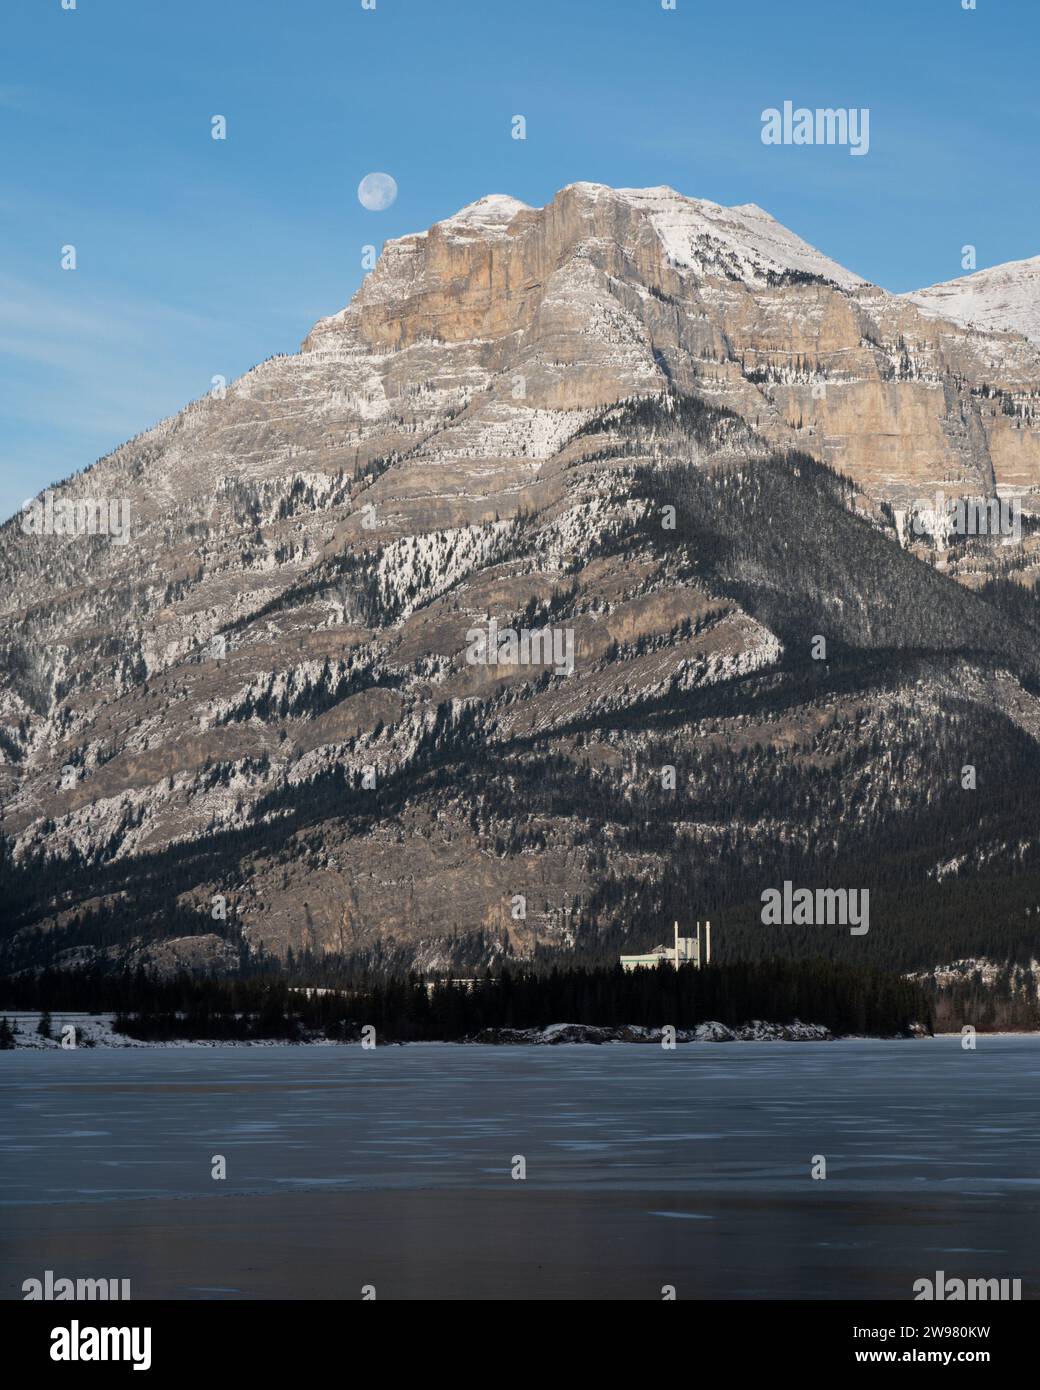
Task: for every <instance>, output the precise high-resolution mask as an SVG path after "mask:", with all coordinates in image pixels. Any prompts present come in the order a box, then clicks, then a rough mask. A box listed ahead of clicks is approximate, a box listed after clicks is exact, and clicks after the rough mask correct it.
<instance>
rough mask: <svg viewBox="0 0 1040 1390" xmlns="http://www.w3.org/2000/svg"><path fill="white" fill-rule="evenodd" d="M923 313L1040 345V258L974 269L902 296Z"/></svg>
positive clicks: (1034, 257) (967, 326) (966, 326)
mask: <svg viewBox="0 0 1040 1390" xmlns="http://www.w3.org/2000/svg"><path fill="white" fill-rule="evenodd" d="M903 298H905V299H908V300H910V301H911V303H913V304H916V305H917V306H918V307H919V308H921V309H923V310H924V312H925V313H926V314H934V315H936V316H937V317H939V318H945V319H950V320H952V321H953V322H954V323H959V324H963V325H964V327H965V328H979V329H984V330H988V331H990V332H995V333H1021V334H1022V336H1023V337H1024V338H1028V339H1029V341H1030V342H1031V343H1034V344H1036V345H1040V256H1032V257H1031V258H1030V259H1029V260H1025V261H1007V262H1006V263H1005V264H1004V265H995V266H991V267H990V268H989V269H988V270H976V271H974V272H973V273H972V274H971V275H962V276H960V277H959V278H958V279H956V280H946V281H944V282H943V283H942V284H939V285H930V286H929V287H928V288H927V289H924V290H914V291H913V292H912V293H910V294H907V295H904V296H903Z"/></svg>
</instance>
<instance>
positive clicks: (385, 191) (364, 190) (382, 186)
mask: <svg viewBox="0 0 1040 1390" xmlns="http://www.w3.org/2000/svg"><path fill="white" fill-rule="evenodd" d="M357 195H358V202H359V203H360V204H361V206H362V207H363V208H368V210H369V212H384V211H385V210H386V209H387V208H388V207H389V206H390V204H391V203H392V202H393V201H394V199H395V198H396V197H397V180H396V179H394V178H393V177H391V175H390V174H366V175H365V177H364V178H363V179H362V180H361V182H360V183H359V184H358V189H357Z"/></svg>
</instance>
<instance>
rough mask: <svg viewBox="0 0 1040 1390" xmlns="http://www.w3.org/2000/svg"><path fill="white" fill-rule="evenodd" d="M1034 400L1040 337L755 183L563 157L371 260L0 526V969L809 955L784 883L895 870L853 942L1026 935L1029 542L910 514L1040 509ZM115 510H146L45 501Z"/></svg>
mask: <svg viewBox="0 0 1040 1390" xmlns="http://www.w3.org/2000/svg"><path fill="white" fill-rule="evenodd" d="M1038 408H1040V352H1038V350H1037V348H1036V347H1035V346H1034V345H1033V344H1032V343H1030V342H1028V341H1026V340H1025V339H1023V338H1022V337H1020V336H1008V335H1006V334H1004V333H1001V332H989V331H983V330H981V329H972V328H965V327H963V326H960V325H958V324H957V323H956V322H954V321H952V319H950V318H942V317H937V316H936V315H935V314H934V313H933V312H930V311H929V312H925V311H924V310H923V309H922V308H920V307H919V306H918V305H917V304H916V303H914V302H913V301H912V300H908V299H907V298H905V297H900V296H895V295H891V294H888V293H887V292H885V291H884V290H882V289H879V288H877V287H876V286H873V285H870V284H868V283H867V282H865V281H863V280H862V279H860V278H859V277H858V276H857V275H855V274H853V273H852V272H850V271H847V270H845V269H843V268H842V267H841V266H839V265H837V264H836V263H835V262H833V261H831V260H829V259H828V258H827V257H825V256H824V255H822V254H821V253H820V252H818V251H816V250H815V249H814V248H812V247H811V246H810V245H808V244H807V243H806V242H804V241H803V240H802V239H801V238H800V237H798V236H797V235H796V234H795V233H793V232H791V231H788V230H787V229H786V228H784V227H782V226H781V225H780V224H779V223H777V222H775V221H774V220H773V219H772V218H771V217H769V216H768V214H766V213H764V212H762V211H761V210H760V209H759V208H757V207H755V206H753V205H750V204H749V205H744V206H742V207H738V208H723V207H720V206H718V205H717V204H714V203H710V202H705V201H702V200H697V199H692V198H684V197H682V196H681V195H679V194H678V193H676V192H674V191H673V190H671V189H666V188H655V189H645V190H639V189H621V190H617V189H611V188H607V187H605V186H603V185H599V184H587V183H580V184H574V185H571V186H570V187H568V188H565V189H563V190H562V191H561V192H560V193H559V194H558V195H557V196H556V197H555V198H554V199H553V200H552V201H551V202H550V203H549V204H547V205H546V206H545V207H544V208H531V207H527V206H525V205H524V204H522V203H520V202H518V201H517V200H515V199H512V198H509V197H507V196H505V195H492V196H490V197H487V198H482V199H480V200H478V201H477V202H475V203H472V204H470V205H469V206H468V207H466V208H464V209H462V210H461V211H460V212H458V213H456V214H455V215H454V216H452V217H448V218H446V219H445V220H443V221H441V222H438V223H435V224H434V225H433V226H432V227H430V228H429V229H428V230H426V231H423V232H418V233H416V234H414V235H411V236H405V237H401V238H398V239H396V240H393V241H390V242H388V243H387V244H386V245H385V246H384V248H383V251H382V254H381V256H380V258H379V261H378V263H377V265H376V267H375V269H374V270H373V271H372V272H371V273H370V274H369V275H368V276H367V277H366V279H365V281H364V283H363V284H362V286H361V288H360V289H359V290H358V292H357V294H356V295H355V296H354V298H353V299H352V301H351V302H350V304H349V305H347V306H346V307H345V308H343V309H341V310H339V311H338V312H335V313H332V314H330V315H329V316H328V317H326V318H323V319H321V320H320V321H319V322H318V323H317V324H315V326H314V328H313V329H312V330H311V332H310V333H309V334H308V336H307V338H306V340H305V341H304V343H303V345H302V347H301V350H300V352H299V353H297V354H292V355H286V356H279V357H275V358H272V359H270V360H268V361H266V362H264V363H262V364H261V365H260V366H258V367H256V368H255V369H254V370H253V371H251V372H249V373H247V374H246V375H245V376H244V377H242V378H241V379H240V380H239V381H237V382H235V383H233V384H232V385H231V386H230V387H228V389H227V392H226V395H222V396H221V397H220V398H217V397H215V396H214V397H207V398H205V399H203V400H200V401H196V402H194V403H192V404H191V405H189V406H187V407H186V408H185V409H184V410H183V411H182V412H181V413H180V414H179V415H177V416H176V417H174V418H173V419H170V420H167V421H164V422H162V423H161V424H159V425H157V426H155V427H154V428H152V429H150V430H148V431H146V432H145V433H143V434H142V435H140V436H138V437H137V438H136V439H134V440H131V441H130V442H129V443H127V444H125V445H123V446H122V447H121V448H120V449H118V450H116V451H115V452H114V453H113V454H111V455H110V456H109V457H107V458H105V459H103V460H101V461H100V462H99V463H97V464H96V465H94V466H93V467H92V468H89V469H87V470H86V471H84V472H83V473H80V474H78V475H76V476H75V477H74V478H72V479H70V480H69V481H68V482H66V483H65V484H62V485H61V486H60V487H59V488H56V489H55V490H54V492H53V495H52V496H50V497H49V498H48V499H41V502H40V506H39V508H38V509H37V510H36V511H35V512H34V513H31V514H27V515H26V516H24V517H16V518H14V519H12V520H11V521H10V522H9V523H8V524H7V525H6V526H5V527H4V528H2V530H0V572H2V576H3V581H4V582H3V589H2V594H0V609H2V613H3V623H4V626H3V634H4V635H3V648H4V658H5V659H4V676H3V680H2V683H0V795H2V798H3V820H2V829H3V834H4V851H5V855H4V862H3V866H2V869H3V875H4V879H5V884H4V887H5V890H6V897H7V900H8V902H9V903H10V904H11V909H10V920H9V923H8V928H7V932H6V935H5V936H4V938H3V948H4V958H5V963H6V964H7V965H8V966H10V967H14V968H17V967H18V966H19V965H26V964H33V963H39V962H41V961H44V960H51V959H60V960H62V961H64V962H69V961H78V960H82V959H85V958H91V957H92V955H93V954H94V953H97V952H107V953H111V954H115V955H117V956H120V957H125V958H129V959H131V960H150V961H153V962H156V963H158V964H161V965H163V966H170V967H172V966H173V965H175V964H177V963H178V962H182V963H183V962H188V963H190V964H191V966H192V967H193V968H202V967H203V966H204V965H205V964H206V963H207V962H209V963H210V964H211V965H214V966H219V965H220V964H221V963H225V962H227V961H230V960H233V959H235V958H236V956H237V953H239V952H241V951H245V950H249V951H252V952H257V951H259V950H260V949H263V950H265V951H268V952H272V953H278V954H285V952H286V951H287V950H288V949H290V948H291V949H292V950H293V951H294V952H300V951H308V950H309V951H313V952H315V953H321V952H329V951H334V952H338V953H341V954H343V955H345V956H354V957H358V958H361V959H364V960H374V959H377V958H378V959H388V958H389V959H394V960H396V961H399V962H401V963H417V964H420V965H431V964H439V965H446V964H453V965H456V966H457V965H460V964H466V965H479V964H481V963H482V962H486V961H487V960H489V959H492V958H494V957H496V956H501V955H504V954H511V955H519V956H523V955H529V954H530V953H531V952H533V951H536V950H542V949H553V950H557V951H560V952H564V953H566V952H572V951H577V952H579V953H580V954H582V956H583V958H591V957H592V956H594V955H595V954H596V953H597V952H599V953H601V954H602V953H606V954H607V955H608V956H609V954H610V953H611V952H613V953H615V954H616V951H617V949H618V946H619V944H620V943H621V942H623V941H628V942H634V943H637V944H638V943H640V942H649V943H651V944H652V942H653V941H654V940H657V939H659V937H660V922H661V920H665V921H668V922H670V921H672V920H673V919H674V918H675V917H676V916H680V917H683V918H684V919H685V918H686V917H688V916H689V917H692V918H696V917H698V916H701V917H703V916H708V915H710V916H712V918H713V920H716V921H720V922H724V923H725V931H724V932H723V934H722V935H721V936H720V949H721V950H723V951H725V949H726V946H725V943H726V942H727V941H728V942H731V943H733V944H734V947H735V946H737V945H740V947H741V949H743V950H745V951H768V950H770V949H771V950H780V949H783V950H787V949H806V950H813V951H818V950H819V949H820V943H819V938H818V937H816V936H813V934H812V933H811V932H808V933H807V932H806V931H805V930H804V929H790V931H789V933H788V935H786V936H785V937H784V938H783V939H782V941H781V940H778V939H774V938H771V939H769V940H765V939H764V938H763V936H762V928H761V925H760V923H758V921H757V917H756V909H755V904H756V903H757V902H758V901H759V894H760V892H761V890H762V889H764V888H766V887H768V886H771V885H774V884H775V883H776V882H778V881H781V882H782V881H783V880H784V879H785V878H791V877H793V876H797V874H799V873H801V874H802V875H804V876H805V877H807V878H812V877H813V876H815V878H816V879H817V880H819V879H820V878H821V876H822V881H823V882H825V883H837V882H845V883H853V884H855V885H857V886H861V885H863V884H864V883H866V884H869V885H871V886H872V889H873V892H874V893H875V894H876V895H877V896H876V902H877V903H878V906H877V907H876V908H875V910H874V913H873V921H874V923H875V924H876V925H875V926H873V927H872V930H871V934H870V936H869V937H864V938H863V939H862V940H861V941H857V942H856V943H855V949H856V950H857V951H859V952H861V953H865V956H866V958H867V959H876V960H884V961H886V962H892V963H901V964H903V965H905V966H906V968H907V969H910V968H926V967H927V966H929V965H930V964H933V963H934V959H944V960H945V959H951V958H954V956H953V953H954V952H955V951H956V952H957V953H959V954H960V955H963V956H965V957H966V956H968V955H970V954H972V953H975V954H982V953H983V951H984V950H988V949H989V947H990V944H991V943H990V942H989V941H988V940H987V939H980V935H981V936H982V937H984V936H985V934H986V933H992V932H993V931H999V933H1000V934H1001V940H1002V941H1007V942H1011V941H1014V940H1017V939H1018V935H1019V934H1021V933H1026V934H1027V933H1028V931H1029V922H1028V921H1026V918H1025V913H1026V910H1027V907H1032V905H1033V904H1034V903H1035V902H1037V901H1040V897H1038V896H1036V888H1037V887H1040V884H1038V883H1037V882H1036V868H1035V864H1034V856H1035V853H1036V836H1035V819H1036V813H1035V794H1034V788H1035V775H1036V771H1037V770H1038V756H1040V755H1038V739H1040V698H1038V694H1040V662H1038V658H1037V636H1038V635H1040V626H1038V619H1037V608H1036V605H1035V602H1034V600H1033V598H1032V594H1033V588H1032V585H1033V582H1034V580H1035V576H1036V573H1037V550H1036V536H1035V532H1034V530H1033V529H1032V526H1031V524H1030V523H1029V520H1028V516H1027V521H1026V524H1025V526H1024V528H1023V530H1022V532H1021V535H1020V536H1017V537H1016V536H996V537H993V538H991V539H982V540H972V541H970V542H965V543H963V544H960V543H952V542H949V541H948V538H946V539H944V540H943V543H942V544H941V545H939V544H937V543H936V540H935V537H934V536H933V535H931V534H929V533H927V532H922V533H920V534H919V533H917V532H916V531H915V530H914V528H912V527H911V528H908V527H907V525H906V515H907V514H911V513H912V509H913V507H914V503H915V499H920V498H922V497H923V498H930V497H931V496H932V495H933V493H934V492H935V491H937V490H939V489H942V490H944V491H945V492H946V493H947V494H956V493H960V494H968V495H971V496H978V497H981V498H995V497H997V496H998V495H1000V496H1002V497H1005V498H1006V497H1008V496H1014V497H1016V498H1021V499H1022V504H1023V508H1024V510H1025V511H1026V512H1027V513H1030V512H1035V510H1036V509H1037V499H1038V496H1040V414H1038ZM98 502H103V503H104V504H105V507H106V511H105V512H104V514H103V515H104V517H109V516H111V515H112V514H113V513H112V504H113V503H118V515H119V516H120V517H121V518H126V519H127V522H128V527H129V529H128V532H127V533H126V535H125V536H124V535H120V536H119V537H118V538H117V539H114V538H113V537H112V536H111V535H109V534H97V535H82V534H72V533H66V534H62V529H63V528H62V527H61V526H56V525H55V524H54V518H55V517H56V516H58V517H61V516H64V515H67V516H69V517H71V518H72V519H73V522H75V519H76V518H77V517H86V516H88V515H89V516H94V517H95V519H96V518H97V517H98V516H99V515H101V514H100V513H99V512H98V509H97V506H96V504H97V503H98ZM77 507H78V509H79V510H78V511H77V510H76V508H77ZM69 529H70V532H71V531H72V530H74V529H75V527H74V526H71V525H70V528H69ZM95 529H100V530H101V531H102V532H104V530H105V527H103V526H102V527H100V528H98V527H95ZM544 629H548V633H549V637H548V638H547V639H546V640H547V641H548V642H549V646H548V648H544V647H541V646H540V645H539V641H538V640H535V641H532V639H531V634H532V633H535V634H537V633H539V632H541V631H543V630H544ZM503 633H505V634H513V636H512V637H509V636H508V635H507V637H506V638H505V646H500V645H499V635H500V634H503ZM525 634H526V636H525ZM821 640H822V641H823V642H824V644H825V645H824V647H821V645H820V642H821ZM525 643H526V645H524V644H525ZM510 644H512V645H510ZM538 652H541V655H540V656H538V655H532V653H535V654H537V653H538ZM481 653H483V655H481ZM502 653H504V657H505V659H502V660H495V659H492V658H493V657H495V656H498V655H500V654H502ZM546 653H548V655H546ZM967 766H971V767H972V768H973V769H974V770H975V771H974V772H973V776H976V782H975V783H974V784H973V787H972V789H971V790H970V791H969V790H966V789H965V787H964V786H963V785H962V782H963V780H964V778H962V775H961V774H962V769H963V768H965V767H967ZM976 774H977V775H976ZM965 777H966V774H965ZM1009 876H1010V877H1011V878H1012V879H1013V881H1014V884H1015V885H1017V886H1015V887H1014V888H1013V891H1012V890H1009V889H1008V888H1007V882H1008V881H1009ZM996 882H999V883H1000V884H1001V885H1003V886H1002V887H1001V890H1000V895H999V907H998V909H996V910H997V911H998V913H999V926H997V925H995V924H994V921H993V919H992V911H993V909H991V908H988V909H987V912H988V913H990V915H989V916H987V912H973V913H972V914H970V915H969V916H964V915H963V914H962V915H960V916H957V917H956V918H955V919H954V918H953V917H952V916H951V908H950V904H951V903H952V902H954V901H955V898H954V897H953V896H951V895H953V894H954V893H955V891H956V890H958V889H959V890H960V891H961V892H962V893H963V892H966V891H970V892H977V893H978V894H980V895H981V896H980V897H979V901H980V902H981V901H987V902H989V899H986V898H985V885H987V884H992V883H996ZM965 883H969V884H970V885H973V886H972V887H971V888H970V890H968V889H965V888H964V884H965ZM886 895H887V896H886ZM1031 895H1032V896H1031ZM709 908H710V909H711V911H710V912H709V911H708V910H707V909H709ZM929 933H931V934H932V935H931V936H930V935H929ZM936 933H942V934H945V937H948V938H949V939H944V942H943V949H942V952H941V953H940V955H939V956H936V957H934V958H933V957H932V956H931V955H930V954H929V951H930V946H929V942H930V941H931V940H932V938H933V937H934V935H935V934H936ZM827 949H828V951H830V950H833V951H835V952H839V951H841V950H845V951H848V950H851V949H853V946H852V945H850V943H849V941H848V939H847V938H846V940H845V943H844V945H842V944H841V943H839V942H838V941H837V940H836V939H832V940H830V941H829V942H828V946H827Z"/></svg>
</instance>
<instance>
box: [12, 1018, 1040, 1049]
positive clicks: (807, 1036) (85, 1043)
mask: <svg viewBox="0 0 1040 1390" xmlns="http://www.w3.org/2000/svg"><path fill="white" fill-rule="evenodd" d="M0 1018H7V1019H8V1020H9V1021H10V1022H11V1023H12V1025H13V1026H14V1027H15V1029H16V1031H15V1046H14V1049H12V1050H15V1051H36V1052H48V1051H55V1050H65V1051H73V1050H74V1049H75V1048H88V1049H92V1048H98V1047H100V1048H105V1049H111V1050H116V1051H121V1050H124V1049H139V1048H152V1049H169V1048H216V1047H362V1046H365V1044H363V1043H362V1041H361V1039H360V1037H358V1038H356V1039H350V1040H345V1039H333V1038H326V1037H321V1036H315V1037H304V1038H164V1039H143V1038H135V1037H131V1036H130V1035H129V1034H125V1033H116V1032H115V1031H114V1030H113V1027H112V1023H113V1020H114V1018H115V1015H114V1014H103V1013H98V1014H91V1013H87V1012H72V1011H63V1012H56V1013H52V1014H51V1026H52V1033H53V1035H54V1036H53V1037H51V1038H43V1037H40V1036H39V1035H38V1033H37V1032H36V1028H37V1024H38V1023H39V1019H40V1014H39V1013H38V1012H37V1011H33V1010H20V1009H16V1010H10V1011H7V1012H6V1013H5V1011H4V1010H3V1009H0ZM69 1027H71V1028H73V1029H74V1030H75V1032H74V1034H73V1035H72V1036H73V1037H74V1039H75V1041H74V1042H66V1043H65V1044H63V1043H62V1042H61V1036H62V1032H63V1030H64V1029H67V1028H69ZM929 1036H932V1035H931V1034H929V1033H927V1032H925V1031H924V1030H923V1029H922V1030H920V1031H917V1032H911V1033H902V1034H881V1033H878V1034H874V1033H842V1034H835V1033H832V1032H831V1031H830V1029H828V1028H826V1027H824V1026H823V1025H822V1024H818V1023H802V1022H799V1021H798V1020H795V1021H793V1022H791V1023H771V1022H767V1021H765V1020H762V1019H751V1020H750V1021H749V1022H747V1023H744V1024H739V1025H736V1026H734V1027H729V1026H728V1025H726V1024H722V1023H719V1022H717V1021H712V1020H709V1021H706V1022H704V1023H700V1024H697V1025H696V1027H694V1028H689V1029H682V1028H680V1029H674V1030H672V1031H671V1033H670V1035H669V1036H668V1037H667V1038H666V1036H665V1031H664V1029H663V1028H660V1027H657V1028H654V1027H649V1026H644V1025H640V1024H628V1025H623V1026H617V1027H613V1026H611V1027H605V1026H601V1025H598V1024H585V1023H553V1024H550V1025H548V1026H547V1027H545V1028H488V1029H484V1030H483V1031H482V1032H480V1033H476V1034H473V1035H471V1036H469V1037H465V1038H421V1039H399V1038H383V1039H377V1041H376V1043H375V1044H373V1045H376V1046H380V1047H431V1046H438V1047H503V1046H514V1047H516V1046H519V1047H560V1046H564V1047H568V1046H570V1047H573V1046H594V1047H600V1046H609V1045H611V1044H615V1043H630V1044H635V1045H638V1046H657V1047H661V1046H664V1047H671V1046H680V1045H683V1046H685V1045H688V1044H695V1043H727V1042H776V1043H792V1042H817V1043H818V1042H839V1041H843V1042H849V1041H856V1040H862V1041H893V1042H898V1041H906V1042H911V1041H916V1040H919V1039H920V1038H922V1037H929ZM936 1036H939V1035H936ZM943 1036H959V1035H957V1034H949V1035H943ZM1024 1036H1030V1035H1029V1034H1025V1035H1024Z"/></svg>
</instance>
